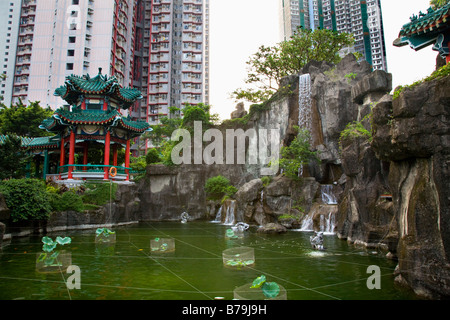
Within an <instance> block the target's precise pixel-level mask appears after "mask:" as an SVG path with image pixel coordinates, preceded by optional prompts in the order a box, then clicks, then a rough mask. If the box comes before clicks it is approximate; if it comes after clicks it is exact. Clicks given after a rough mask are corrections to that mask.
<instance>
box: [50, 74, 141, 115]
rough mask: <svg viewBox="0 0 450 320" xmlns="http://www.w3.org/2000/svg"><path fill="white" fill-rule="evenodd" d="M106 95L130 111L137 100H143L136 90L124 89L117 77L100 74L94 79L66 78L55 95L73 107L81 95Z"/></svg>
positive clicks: (88, 77)
mask: <svg viewBox="0 0 450 320" xmlns="http://www.w3.org/2000/svg"><path fill="white" fill-rule="evenodd" d="M86 94H88V95H106V96H110V97H111V98H114V99H116V100H117V101H119V104H120V107H121V108H122V109H128V108H129V107H130V106H131V105H132V104H133V103H134V102H135V101H136V100H139V99H142V94H141V92H140V91H139V90H138V89H135V88H122V87H121V86H120V84H119V82H118V81H117V78H116V77H109V78H108V76H106V75H102V74H101V69H99V74H98V75H97V76H95V77H93V78H91V77H90V76H89V74H88V75H86V76H82V77H80V76H77V75H73V74H72V75H70V76H67V77H66V81H65V84H64V86H61V87H59V88H57V89H56V90H55V93H54V95H55V96H60V97H61V98H62V99H64V100H65V101H67V102H68V103H69V104H71V105H73V104H74V103H76V102H77V101H78V100H79V98H80V95H86Z"/></svg>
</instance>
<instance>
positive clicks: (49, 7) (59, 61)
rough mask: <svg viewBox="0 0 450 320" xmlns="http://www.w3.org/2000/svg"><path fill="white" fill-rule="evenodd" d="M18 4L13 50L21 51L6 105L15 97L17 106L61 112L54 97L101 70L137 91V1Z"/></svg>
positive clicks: (34, 0) (61, 0)
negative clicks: (68, 83)
mask: <svg viewBox="0 0 450 320" xmlns="http://www.w3.org/2000/svg"><path fill="white" fill-rule="evenodd" d="M2 2H3V1H2ZM5 2H6V1H5ZM8 2H9V0H8ZM11 2H13V1H11ZM14 2H15V4H16V3H17V5H18V8H17V10H20V16H19V17H18V18H19V20H18V24H19V27H18V33H17V41H16V43H12V42H11V46H16V48H17V51H16V53H15V55H13V56H11V55H10V56H11V59H13V61H14V64H15V66H14V70H13V72H12V73H11V74H8V77H11V79H12V90H11V91H10V92H9V93H8V92H6V91H5V101H8V100H7V99H8V98H9V96H10V101H11V102H12V103H16V102H18V101H19V99H20V100H21V101H22V102H24V103H25V104H26V103H28V102H29V101H40V102H41V106H43V107H45V106H49V107H51V108H53V109H56V108H57V107H59V106H61V99H60V98H59V97H56V96H54V95H53V93H54V90H55V88H57V87H58V86H60V84H61V83H64V81H65V77H66V76H68V75H71V74H77V75H80V74H83V75H86V74H90V75H91V76H94V75H96V74H97V73H98V70H99V68H102V70H103V73H104V74H108V75H113V76H115V77H116V78H117V79H118V80H119V83H120V84H121V85H123V86H130V85H132V76H133V73H132V70H133V58H134V54H133V50H134V13H135V11H134V2H135V1H134V0H101V1H94V0H57V1H53V0H52V1H37V0H21V1H14ZM20 2H21V4H20V5H19V3H20ZM7 96H8V97H7Z"/></svg>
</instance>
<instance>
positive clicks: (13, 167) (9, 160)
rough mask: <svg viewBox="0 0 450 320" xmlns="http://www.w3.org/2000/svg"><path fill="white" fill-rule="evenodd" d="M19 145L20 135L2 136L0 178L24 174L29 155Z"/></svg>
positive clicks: (20, 144)
mask: <svg viewBox="0 0 450 320" xmlns="http://www.w3.org/2000/svg"><path fill="white" fill-rule="evenodd" d="M21 146H22V139H21V138H20V137H18V136H16V135H14V134H9V135H6V136H4V139H3V143H2V144H1V145H0V180H3V179H10V178H15V179H17V178H22V177H24V176H25V173H26V164H27V162H29V160H30V156H28V154H27V152H26V151H25V150H24V149H22V148H21Z"/></svg>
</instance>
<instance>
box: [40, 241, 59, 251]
mask: <svg viewBox="0 0 450 320" xmlns="http://www.w3.org/2000/svg"><path fill="white" fill-rule="evenodd" d="M56 245H57V243H56V242H52V243H51V244H46V243H44V245H43V246H42V250H44V251H45V252H52V251H53V249H55V248H56Z"/></svg>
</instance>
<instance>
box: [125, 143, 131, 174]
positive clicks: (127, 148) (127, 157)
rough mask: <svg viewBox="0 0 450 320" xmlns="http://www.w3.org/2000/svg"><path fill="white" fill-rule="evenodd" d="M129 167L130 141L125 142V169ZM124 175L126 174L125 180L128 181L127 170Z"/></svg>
mask: <svg viewBox="0 0 450 320" xmlns="http://www.w3.org/2000/svg"><path fill="white" fill-rule="evenodd" d="M129 167H130V140H127V146H126V148H125V168H129ZM125 173H126V174H127V177H126V180H127V181H129V180H130V173H129V172H128V169H126V170H125Z"/></svg>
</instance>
